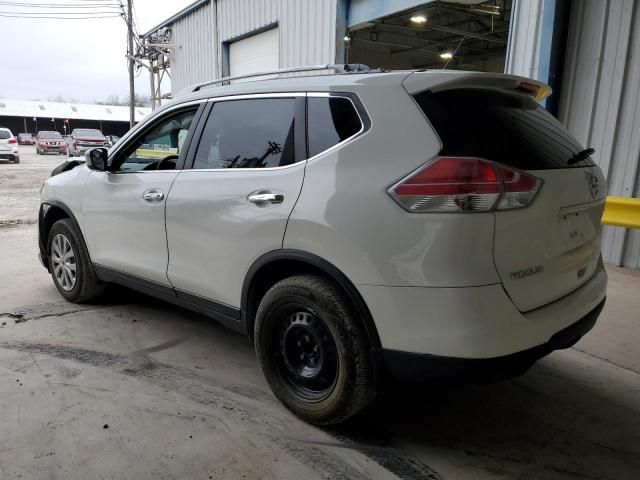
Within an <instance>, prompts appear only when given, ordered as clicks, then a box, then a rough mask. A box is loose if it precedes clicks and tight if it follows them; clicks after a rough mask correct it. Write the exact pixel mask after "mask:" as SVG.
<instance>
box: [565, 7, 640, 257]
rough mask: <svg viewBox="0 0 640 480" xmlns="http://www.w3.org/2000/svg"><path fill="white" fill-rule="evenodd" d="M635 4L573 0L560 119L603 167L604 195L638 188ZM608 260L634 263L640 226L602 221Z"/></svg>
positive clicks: (639, 53)
mask: <svg viewBox="0 0 640 480" xmlns="http://www.w3.org/2000/svg"><path fill="white" fill-rule="evenodd" d="M638 59H640V4H639V2H637V1H635V0H583V1H580V2H573V6H572V12H571V25H570V29H569V42H568V45H567V61H566V67H565V73H564V81H563V87H562V97H561V103H560V115H559V117H560V120H562V121H563V123H565V124H566V125H567V126H568V127H569V130H571V132H573V134H574V135H576V137H578V139H579V140H580V141H581V142H582V143H583V144H584V145H587V146H593V147H594V148H595V149H596V153H595V155H594V158H595V160H596V161H597V162H598V163H599V164H600V166H601V168H602V170H603V171H604V173H605V174H606V175H607V178H608V187H609V195H615V196H622V197H632V196H635V197H637V196H639V195H640V182H639V181H638V180H639V179H638V158H639V157H640V61H638ZM602 250H603V256H604V258H605V260H606V261H607V262H610V263H614V264H617V265H624V266H627V267H634V268H638V267H640V232H639V231H638V230H627V229H624V228H614V227H606V228H605V231H604V234H603V238H602Z"/></svg>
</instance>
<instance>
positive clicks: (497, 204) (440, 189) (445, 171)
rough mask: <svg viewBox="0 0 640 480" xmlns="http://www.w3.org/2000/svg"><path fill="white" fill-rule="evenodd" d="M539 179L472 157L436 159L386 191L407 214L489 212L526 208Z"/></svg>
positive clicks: (535, 190) (539, 182)
mask: <svg viewBox="0 0 640 480" xmlns="http://www.w3.org/2000/svg"><path fill="white" fill-rule="evenodd" d="M541 185H542V180H540V179H539V178H537V177H534V176H533V175H530V174H528V173H526V172H523V171H521V170H517V169H514V168H510V167H507V166H504V165H502V164H499V163H495V162H491V161H488V160H484V159H481V158H475V157H436V158H435V159H434V160H433V161H431V162H429V163H428V164H427V165H425V166H423V167H421V168H420V169H418V170H417V171H416V172H414V173H412V174H411V175H409V177H407V178H405V179H404V180H401V181H400V182H399V183H397V184H396V185H394V186H393V187H391V188H390V189H389V190H388V193H389V195H391V197H392V198H393V199H394V200H396V201H397V202H398V203H399V204H400V205H401V206H402V207H403V208H404V209H405V210H407V211H409V212H489V211H492V210H512V209H516V208H523V207H526V206H527V205H529V204H530V203H531V201H532V200H533V198H534V197H535V196H536V193H537V192H538V190H539V189H540V186H541Z"/></svg>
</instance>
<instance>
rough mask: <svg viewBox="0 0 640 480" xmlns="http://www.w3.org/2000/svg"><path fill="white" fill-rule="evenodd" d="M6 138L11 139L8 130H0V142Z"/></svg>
mask: <svg viewBox="0 0 640 480" xmlns="http://www.w3.org/2000/svg"><path fill="white" fill-rule="evenodd" d="M7 138H11V132H9V131H8V130H0V140H6V139H7Z"/></svg>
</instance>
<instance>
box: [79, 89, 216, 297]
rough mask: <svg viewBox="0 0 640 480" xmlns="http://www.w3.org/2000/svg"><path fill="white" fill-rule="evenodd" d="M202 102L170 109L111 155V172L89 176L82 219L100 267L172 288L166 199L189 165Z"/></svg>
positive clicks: (94, 260) (87, 239) (113, 272)
mask: <svg viewBox="0 0 640 480" xmlns="http://www.w3.org/2000/svg"><path fill="white" fill-rule="evenodd" d="M201 103H202V104H201ZM201 103H195V104H193V103H192V104H189V105H186V106H178V107H176V108H175V109H172V110H171V111H168V112H165V113H164V114H163V115H161V117H160V118H158V119H157V120H156V121H154V122H152V123H151V124H150V125H149V126H148V127H146V128H145V129H144V130H143V131H142V132H140V133H139V134H138V135H136V136H135V137H133V138H132V139H131V140H130V141H128V142H125V143H123V144H122V145H121V146H120V148H118V149H117V150H116V151H114V152H113V153H112V155H111V156H110V158H109V163H110V168H109V170H110V171H107V172H101V171H94V172H92V173H91V175H90V176H89V178H88V180H87V183H86V185H85V189H84V194H83V201H82V222H83V228H84V231H85V236H86V241H87V246H88V248H89V253H90V255H91V259H92V261H93V263H94V264H96V266H97V268H98V269H100V268H102V269H105V268H106V269H108V273H111V274H116V275H117V274H118V273H120V274H122V273H125V274H128V275H130V276H135V277H138V278H140V279H143V280H147V281H151V282H155V283H157V284H160V285H165V286H170V284H169V281H168V280H167V274H166V272H167V238H166V232H165V201H166V198H167V195H168V193H169V190H170V188H171V184H172V183H173V181H174V180H175V178H176V176H177V175H178V173H179V171H180V168H181V167H182V166H183V165H184V159H185V154H186V151H187V147H188V144H189V142H190V134H191V132H192V131H193V128H194V126H195V122H196V120H197V117H198V113H199V109H201V108H203V107H202V105H203V104H204V102H201Z"/></svg>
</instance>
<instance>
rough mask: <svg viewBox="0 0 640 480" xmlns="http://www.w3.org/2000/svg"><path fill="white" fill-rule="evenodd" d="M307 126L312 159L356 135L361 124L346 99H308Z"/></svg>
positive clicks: (353, 108) (351, 104)
mask: <svg viewBox="0 0 640 480" xmlns="http://www.w3.org/2000/svg"><path fill="white" fill-rule="evenodd" d="M307 126H308V136H309V156H310V157H313V156H314V155H317V154H319V153H321V152H323V151H325V150H327V149H329V148H331V147H333V146H334V145H337V144H338V143H340V142H343V141H344V140H346V139H348V138H349V137H352V136H354V135H355V134H357V133H358V132H359V131H360V130H361V129H362V122H361V121H360V117H359V116H358V112H356V109H355V107H354V106H353V103H351V101H350V100H349V99H347V98H339V97H334V98H325V97H309V98H308V100H307Z"/></svg>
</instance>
